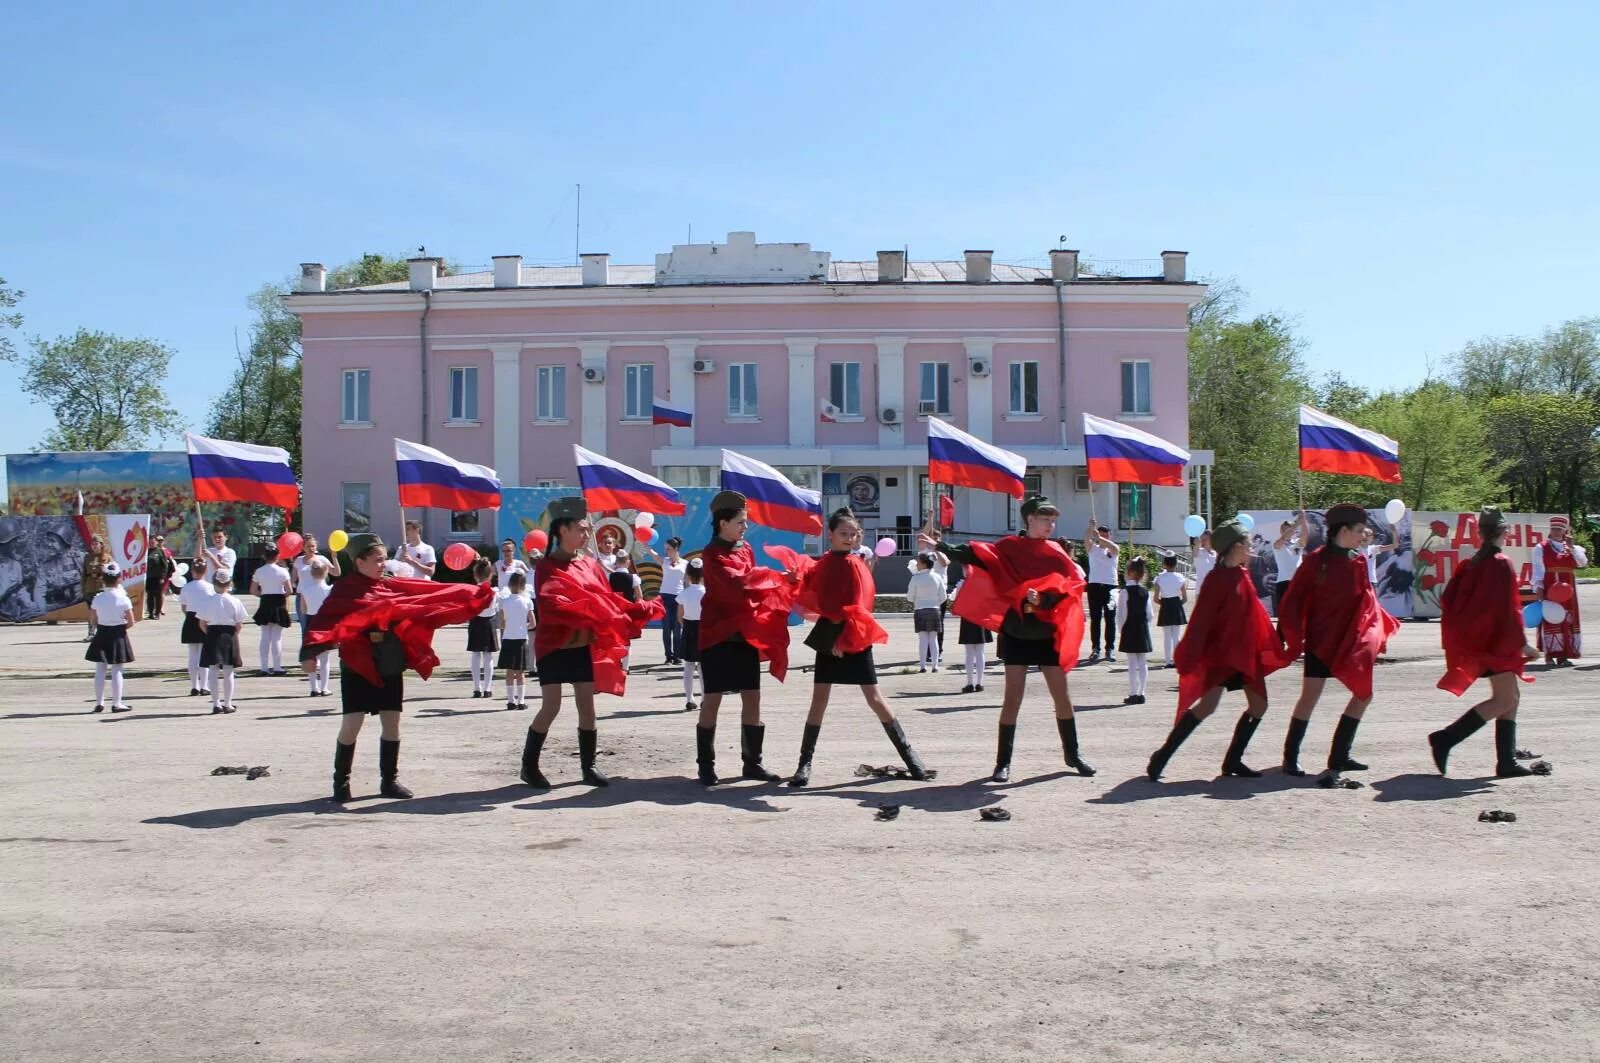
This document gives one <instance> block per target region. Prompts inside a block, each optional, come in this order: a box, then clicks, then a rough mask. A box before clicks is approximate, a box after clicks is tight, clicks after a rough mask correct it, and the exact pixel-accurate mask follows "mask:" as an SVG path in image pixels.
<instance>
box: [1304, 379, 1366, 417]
mask: <svg viewBox="0 0 1600 1063" xmlns="http://www.w3.org/2000/svg"><path fill="white" fill-rule="evenodd" d="M1371 402H1372V393H1371V392H1370V391H1368V390H1367V389H1366V388H1364V387H1362V386H1361V385H1360V384H1357V383H1355V382H1354V381H1352V380H1349V379H1347V378H1346V377H1345V376H1344V375H1343V374H1342V373H1329V374H1328V375H1327V376H1325V377H1323V378H1322V383H1320V384H1318V385H1317V389H1316V397H1315V398H1313V399H1312V400H1311V404H1312V405H1313V406H1315V407H1316V408H1317V409H1319V410H1321V411H1322V412H1324V413H1331V414H1333V416H1335V417H1342V418H1344V419H1345V420H1347V421H1348V420H1350V419H1351V418H1352V417H1354V416H1356V415H1357V414H1358V413H1360V412H1361V411H1362V410H1363V409H1365V408H1366V407H1367V406H1368V405H1370V404H1371Z"/></svg>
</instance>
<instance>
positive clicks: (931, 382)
mask: <svg viewBox="0 0 1600 1063" xmlns="http://www.w3.org/2000/svg"><path fill="white" fill-rule="evenodd" d="M917 412H918V413H920V414H924V415H926V414H940V415H947V414H949V412H950V363H949V362H923V363H922V390H921V392H920V393H919V398H918V402H917Z"/></svg>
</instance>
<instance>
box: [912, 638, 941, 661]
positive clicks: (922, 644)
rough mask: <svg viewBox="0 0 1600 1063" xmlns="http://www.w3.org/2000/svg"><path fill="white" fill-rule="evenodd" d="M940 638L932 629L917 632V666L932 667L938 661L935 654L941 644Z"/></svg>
mask: <svg viewBox="0 0 1600 1063" xmlns="http://www.w3.org/2000/svg"><path fill="white" fill-rule="evenodd" d="M938 638H939V636H938V635H937V634H935V633H934V632H932V631H919V632H917V667H919V668H927V667H932V666H933V665H934V664H935V663H936V661H935V656H934V655H935V653H936V652H937V650H938V646H939V643H938V641H937V640H938Z"/></svg>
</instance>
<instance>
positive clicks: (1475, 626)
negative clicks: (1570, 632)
mask: <svg viewBox="0 0 1600 1063" xmlns="http://www.w3.org/2000/svg"><path fill="white" fill-rule="evenodd" d="M1505 533H1506V519H1505V517H1504V516H1503V515H1502V514H1501V512H1500V510H1499V509H1498V508H1496V507H1494V506H1488V507H1486V508H1485V509H1484V510H1483V512H1482V513H1480V514H1478V538H1479V540H1480V541H1481V543H1482V545H1481V546H1480V547H1479V548H1478V552H1477V553H1476V554H1474V555H1473V556H1472V557H1471V558H1469V559H1467V560H1466V561H1465V562H1463V563H1462V564H1460V565H1457V566H1456V570H1455V572H1454V573H1452V574H1451V576H1450V582H1448V583H1446V584H1445V587H1444V595H1443V596H1442V597H1441V598H1440V599H1439V608H1440V610H1441V618H1440V623H1441V625H1442V630H1441V632H1440V638H1439V641H1440V642H1441V643H1442V644H1443V646H1444V663H1445V673H1444V676H1443V678H1441V679H1440V680H1439V684H1438V685H1439V689H1440V690H1448V691H1449V692H1450V693H1452V694H1454V695H1455V696H1456V697H1458V698H1459V697H1460V696H1461V695H1463V694H1465V693H1466V692H1467V689H1468V688H1469V687H1471V686H1472V684H1473V683H1476V682H1477V681H1478V680H1479V679H1487V680H1489V700H1487V701H1481V702H1479V703H1478V704H1476V705H1474V706H1472V708H1470V709H1468V710H1467V711H1466V712H1464V713H1462V714H1461V716H1460V718H1459V719H1457V720H1456V721H1455V723H1452V724H1451V725H1450V726H1449V727H1446V728H1444V729H1443V730H1440V731H1435V732H1433V733H1432V734H1430V735H1429V736H1428V746H1429V748H1430V749H1432V751H1433V762H1434V764H1436V765H1437V766H1438V768H1439V774H1440V775H1444V774H1446V771H1445V769H1446V768H1447V767H1448V766H1449V762H1450V751H1451V750H1452V749H1454V748H1455V747H1456V746H1457V745H1459V744H1460V743H1461V742H1463V741H1465V740H1466V739H1467V737H1469V736H1470V735H1472V734H1474V733H1475V732H1476V731H1477V730H1478V728H1480V727H1482V726H1483V725H1484V724H1486V723H1488V722H1489V721H1490V720H1493V721H1494V748H1495V769H1494V773H1495V776H1496V777H1497V778H1501V779H1509V778H1518V777H1521V776H1524V775H1532V774H1533V772H1532V771H1529V770H1528V769H1527V768H1524V767H1523V766H1522V765H1521V764H1518V763H1517V703H1518V702H1519V701H1521V699H1522V694H1521V692H1520V691H1519V690H1518V689H1517V683H1518V681H1519V680H1520V681H1522V682H1525V683H1531V682H1533V680H1532V679H1531V678H1530V677H1528V676H1526V675H1524V674H1523V665H1524V664H1525V663H1526V662H1528V661H1530V660H1532V659H1533V658H1535V657H1537V656H1538V655H1539V651H1538V650H1537V649H1535V648H1534V647H1533V646H1531V645H1529V644H1528V638H1527V632H1526V631H1525V630H1524V629H1523V627H1522V606H1521V600H1520V597H1519V595H1518V593H1517V567H1516V565H1514V564H1513V563H1512V562H1511V559H1510V558H1508V557H1506V556H1505V555H1504V554H1502V553H1501V552H1500V544H1501V541H1502V540H1503V539H1504V538H1505Z"/></svg>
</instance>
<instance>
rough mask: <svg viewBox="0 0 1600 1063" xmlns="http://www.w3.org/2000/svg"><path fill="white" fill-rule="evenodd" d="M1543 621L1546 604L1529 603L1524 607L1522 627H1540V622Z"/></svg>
mask: <svg viewBox="0 0 1600 1063" xmlns="http://www.w3.org/2000/svg"><path fill="white" fill-rule="evenodd" d="M1543 619H1544V603H1543V602H1529V603H1528V604H1527V605H1525V606H1523V607H1522V626H1523V627H1538V626H1539V622H1540V621H1541V620H1543Z"/></svg>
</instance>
